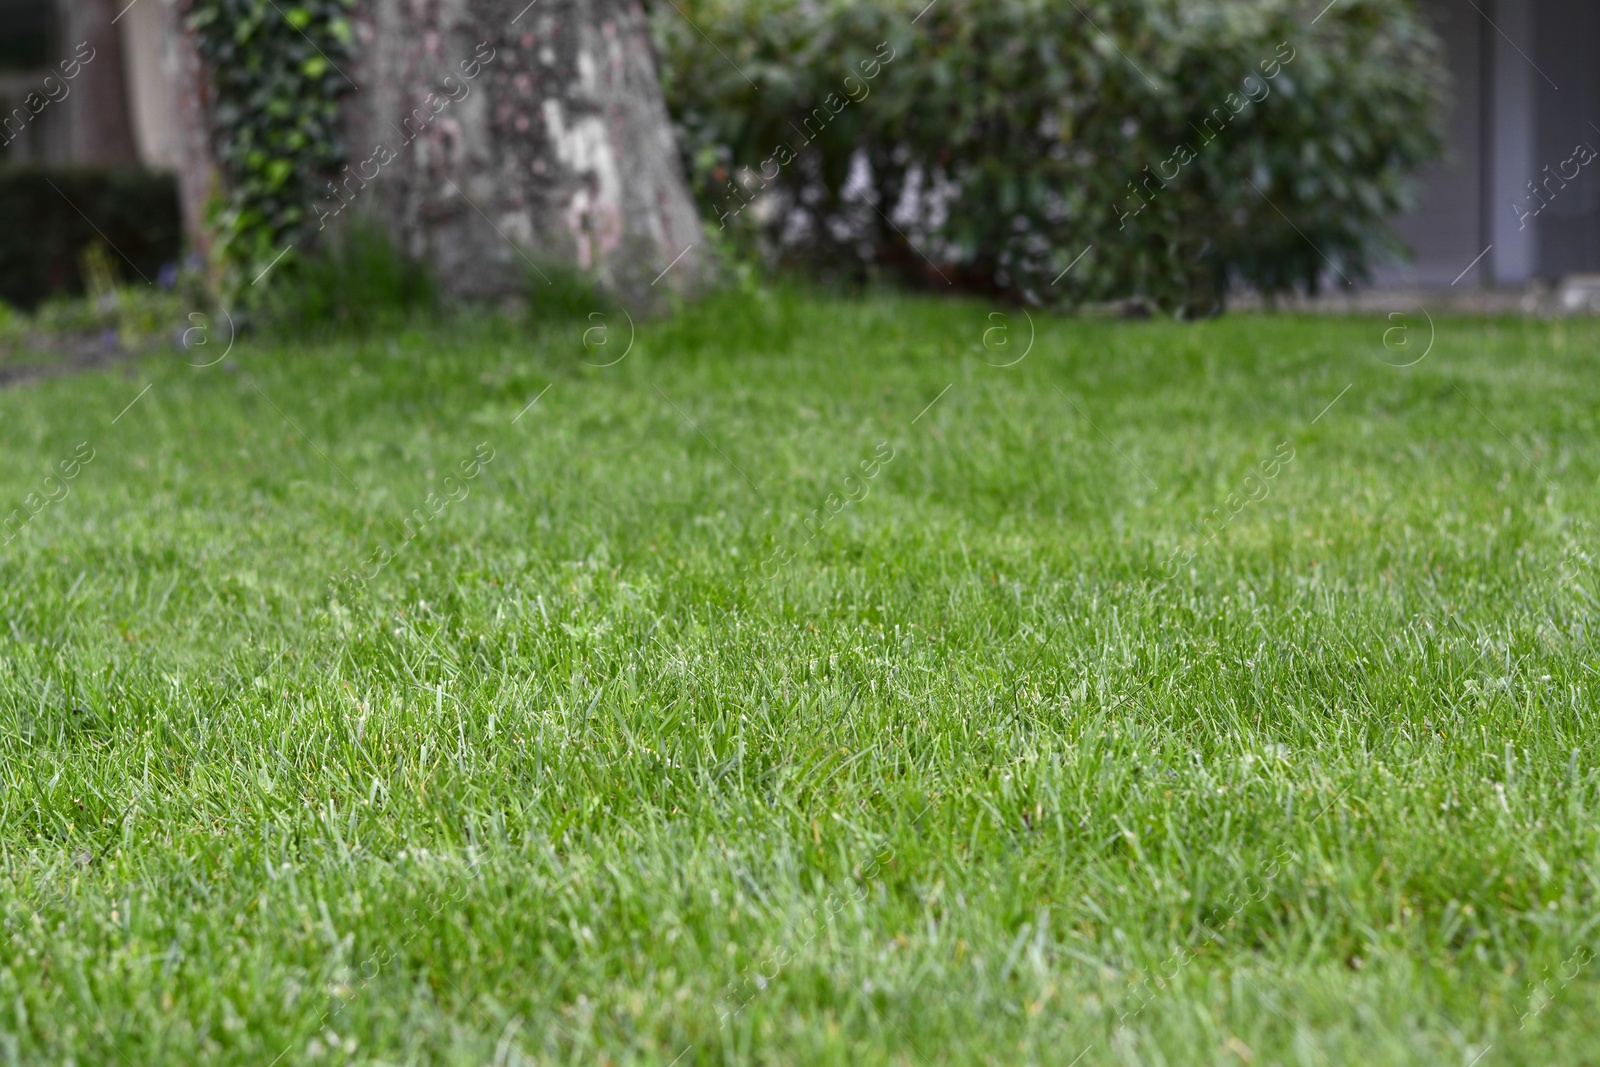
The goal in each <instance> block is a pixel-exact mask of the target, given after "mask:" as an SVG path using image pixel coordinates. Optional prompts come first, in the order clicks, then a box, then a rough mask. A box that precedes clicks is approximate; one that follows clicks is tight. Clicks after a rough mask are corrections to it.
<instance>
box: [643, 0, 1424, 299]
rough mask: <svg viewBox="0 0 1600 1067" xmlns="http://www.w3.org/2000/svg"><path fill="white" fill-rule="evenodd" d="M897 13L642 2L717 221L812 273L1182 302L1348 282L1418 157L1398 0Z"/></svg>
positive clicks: (1417, 43)
mask: <svg viewBox="0 0 1600 1067" xmlns="http://www.w3.org/2000/svg"><path fill="white" fill-rule="evenodd" d="M925 3H926V0H870V2H865V3H863V2H861V0H821V2H816V0H763V2H761V3H757V4H748V3H743V2H739V0H680V2H678V3H677V4H676V6H673V5H667V6H663V7H660V8H659V9H658V10H657V12H656V29H657V39H658V41H659V43H660V45H661V49H662V53H663V70H664V80H665V83H666V87H667V92H668V97H669V103H670V105H671V107H672V108H673V110H674V113H675V116H676V118H677V121H678V123H679V127H680V129H679V136H680V139H681V140H680V143H681V144H682V145H683V148H684V151H685V154H686V156H687V157H688V159H689V163H690V167H691V170H692V172H693V174H694V176H695V180H696V184H697V189H698V192H699V194H700V195H701V197H702V198H703V200H704V202H705V203H706V205H707V206H708V208H709V209H710V212H711V217H712V218H713V219H714V220H715V221H716V222H717V225H718V228H719V229H725V230H727V231H731V233H732V234H733V239H734V240H735V242H736V243H739V244H742V245H744V246H746V247H754V248H755V249H758V250H759V251H760V252H761V253H763V254H764V255H766V256H768V257H772V258H776V259H779V260H783V261H787V262H791V263H804V264H806V265H807V266H809V267H810V268H811V269H813V270H818V269H821V270H824V271H832V272H835V273H838V272H841V271H842V272H844V273H847V274H856V275H859V274H861V273H864V272H865V271H866V270H869V269H880V270H883V269H886V270H889V271H892V272H895V273H897V274H900V275H902V276H907V277H911V278H915V279H918V280H920V281H922V282H929V283H932V284H935V285H938V286H940V287H944V286H945V285H946V284H947V283H948V284H954V285H957V286H961V287H963V288H967V289H973V290H977V291H982V292H988V293H993V294H997V295H1002V296H1007V297H1011V298H1021V299H1027V300H1031V301H1038V302H1044V303H1055V302H1067V303H1071V302H1077V301H1083V300H1103V299H1109V298H1120V297H1130V296H1138V297H1143V298H1145V299H1147V300H1150V301H1153V302H1155V303H1157V304H1159V305H1161V306H1163V307H1168V308H1175V309H1180V310H1187V311H1190V312H1205V311H1209V310H1213V309H1215V308H1216V307H1217V306H1218V301H1219V300H1220V298H1221V296H1222V294H1223V292H1224V291H1225V289H1226V288H1227V286H1228V285H1229V284H1230V283H1245V284H1249V285H1254V286H1258V287H1260V288H1262V289H1264V290H1267V291H1278V290H1283V289H1287V288H1291V287H1294V286H1296V285H1300V284H1303V285H1306V286H1308V287H1312V288H1314V287H1315V286H1316V285H1317V282H1318V280H1319V279H1320V278H1324V277H1339V276H1343V277H1345V278H1349V279H1355V278H1358V277H1359V276H1361V275H1363V274H1364V273H1365V272H1366V271H1367V269H1368V268H1369V266H1370V265H1371V264H1372V263H1373V262H1374V261H1375V259H1376V257H1377V256H1379V255H1381V254H1383V253H1384V252H1385V251H1386V250H1388V249H1389V248H1391V247H1393V244H1392V238H1391V237H1390V236H1389V231H1388V229H1387V226H1386V219H1388V218H1389V217H1390V216H1392V215H1393V214H1394V213H1395V212H1396V211H1397V210H1400V209H1402V208H1403V207H1405V206H1406V205H1407V201H1408V188H1407V181H1406V178H1407V176H1408V175H1409V174H1410V173H1411V172H1413V171H1415V170H1416V168H1418V167H1419V166H1420V165H1422V164H1424V163H1426V162H1427V161H1429V160H1431V159H1433V158H1434V157H1435V156H1436V155H1437V154H1438V153H1439V151H1440V146H1441V128H1440V122H1441V121H1442V119H1441V108H1440V106H1439V105H1440V104H1441V102H1442V100H1443V97H1444V75H1443V72H1442V66H1441V63H1440V55H1439V47H1438V43H1437V41H1436V39H1435V38H1434V36H1433V35H1432V34H1431V33H1430V32H1429V30H1428V29H1427V28H1426V27H1425V25H1424V24H1423V23H1422V21H1421V20H1420V19H1419V17H1418V16H1417V15H1416V13H1415V12H1414V11H1413V10H1412V8H1411V6H1410V5H1409V4H1392V3H1382V4H1380V3H1377V2H1374V0H1348V2H1345V3H1340V4H1338V5H1335V6H1333V7H1331V8H1329V9H1327V10H1326V11H1324V12H1323V13H1322V14H1321V16H1320V17H1317V9H1319V8H1321V7H1322V6H1323V5H1322V4H1321V3H1317V4H1314V5H1310V6H1308V5H1307V4H1305V3H1301V2H1296V0H1245V2H1239V0H1228V2H1223V0H1201V2H1193V0H1183V2H1181V3H1180V2H1179V0H1138V2H1130V0H1115V2H1112V0H1081V2H1079V3H1075V4H1062V3H1059V2H1058V0H942V2H939V3H936V4H933V5H931V6H928V7H926V9H924V4H925ZM919 10H921V13H920V15H919V14H918V12H919ZM691 20H692V21H691ZM697 28H698V29H697ZM700 31H703V33H702V32H700ZM756 86H759V89H757V88H756ZM1090 246H1092V251H1090V252H1089V253H1088V254H1087V255H1085V256H1084V257H1083V259H1082V260H1081V261H1080V260H1078V259H1077V257H1078V256H1079V255H1080V253H1083V252H1084V250H1085V249H1086V248H1089V247H1090ZM1073 264H1076V265H1073ZM1069 265H1073V266H1072V270H1071V271H1070V272H1069V273H1067V274H1066V275H1065V276H1062V272H1063V270H1065V269H1066V268H1067V267H1068V266H1069ZM1330 272H1331V273H1330ZM1058 277H1060V281H1059V282H1056V281H1055V279H1057V278H1058Z"/></svg>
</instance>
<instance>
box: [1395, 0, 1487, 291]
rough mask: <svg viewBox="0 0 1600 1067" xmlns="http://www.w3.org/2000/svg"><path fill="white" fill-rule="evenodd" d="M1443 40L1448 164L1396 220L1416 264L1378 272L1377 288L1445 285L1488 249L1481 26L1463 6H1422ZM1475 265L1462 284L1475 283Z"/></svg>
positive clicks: (1432, 1)
mask: <svg viewBox="0 0 1600 1067" xmlns="http://www.w3.org/2000/svg"><path fill="white" fill-rule="evenodd" d="M1418 6H1419V8H1420V9H1421V11H1422V13H1423V14H1424V15H1425V16H1426V17H1427V18H1428V20H1429V22H1430V23H1432V25H1433V28H1434V31H1435V32H1436V33H1438V34H1439V36H1440V38H1441V39H1442V40H1443V42H1444V46H1445V50H1446V53H1447V56H1448V62H1449V66H1450V79H1451V83H1452V85H1451V90H1452V92H1451V95H1452V102H1451V109H1450V116H1449V133H1448V147H1447V154H1446V156H1445V159H1444V160H1443V161H1442V162H1440V163H1436V164H1434V165H1433V166H1430V167H1428V168H1427V169H1426V170H1425V171H1423V173H1422V175H1421V182H1422V190H1421V196H1420V197H1419V202H1418V208H1417V210H1416V211H1415V212H1414V213H1413V214H1410V215H1406V216H1403V217H1401V218H1399V219H1397V220H1396V221H1395V230H1396V231H1397V232H1398V233H1399V235H1400V238H1401V240H1403V241H1404V242H1405V243H1406V244H1407V245H1409V246H1410V247H1411V248H1412V250H1413V252H1414V254H1415V258H1414V259H1413V260H1412V261H1411V262H1410V263H1406V264H1401V265H1396V266H1392V267H1389V268H1387V269H1385V270H1382V271H1380V272H1378V273H1377V275H1376V278H1375V280H1376V281H1377V282H1378V284H1380V285H1400V286H1421V287H1428V288H1432V287H1437V286H1448V285H1449V284H1450V283H1451V281H1452V280H1454V279H1455V278H1456V277H1458V276H1459V275H1460V274H1461V272H1462V270H1464V269H1465V268H1466V267H1467V265H1468V264H1470V263H1471V262H1472V261H1473V260H1474V259H1475V258H1476V257H1477V256H1478V254H1479V253H1481V252H1482V251H1483V248H1484V246H1485V245H1486V244H1488V243H1489V242H1488V240H1487V239H1486V238H1485V237H1484V221H1483V218H1482V214H1483V212H1482V204H1483V187H1484V182H1483V178H1484V174H1483V169H1484V168H1483V158H1484V148H1483V135H1484V122H1483V106H1482V98H1483V93H1484V88H1485V83H1484V63H1483V48H1484V32H1485V30H1487V32H1489V33H1493V32H1494V30H1493V29H1492V28H1490V27H1487V26H1485V24H1484V20H1483V19H1482V18H1481V17H1480V16H1478V15H1477V14H1476V12H1474V11H1473V10H1472V8H1471V6H1470V5H1468V4H1467V3H1466V0H1422V2H1421V3H1420V4H1419V5H1418ZM1484 271H1485V267H1484V265H1483V263H1482V262H1481V261H1480V263H1479V265H1478V266H1477V267H1474V268H1473V270H1472V271H1471V272H1469V273H1468V274H1467V276H1466V277H1465V278H1463V279H1462V281H1461V284H1463V285H1465V284H1468V283H1469V282H1476V281H1477V280H1478V279H1479V278H1480V277H1482V276H1483V274H1484Z"/></svg>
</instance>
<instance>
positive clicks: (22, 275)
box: [0, 167, 183, 308]
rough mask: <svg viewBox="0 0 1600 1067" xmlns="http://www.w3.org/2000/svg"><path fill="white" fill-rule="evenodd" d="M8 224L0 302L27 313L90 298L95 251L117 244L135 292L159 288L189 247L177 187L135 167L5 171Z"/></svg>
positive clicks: (1, 212) (115, 252)
mask: <svg viewBox="0 0 1600 1067" xmlns="http://www.w3.org/2000/svg"><path fill="white" fill-rule="evenodd" d="M0 217H4V218H5V220H6V224H5V226H4V227H0V299H4V300H6V301H7V302H9V303H12V304H15V305H17V306H18V307H21V308H33V307H35V306H37V305H38V304H39V303H40V301H42V300H44V299H45V298H47V297H51V296H66V295H76V294H81V293H83V292H84V280H85V279H84V276H83V270H82V267H83V264H84V262H85V259H84V252H85V251H86V250H87V249H89V248H91V247H94V246H99V245H103V244H109V245H110V248H111V250H112V251H111V258H110V261H109V262H110V267H111V269H112V270H113V271H114V272H116V273H117V275H118V276H119V277H120V280H121V281H123V282H128V283H135V284H143V283H144V282H147V281H148V282H153V281H155V280H156V278H157V276H158V275H159V274H160V272H161V269H162V268H163V267H165V266H167V265H168V264H172V263H175V262H176V261H177V259H178V255H179V252H180V250H181V249H182V247H183V223H182V220H181V218H180V216H179V213H178V187H177V183H176V182H175V181H174V179H173V178H172V176H171V175H169V174H152V173H150V172H149V171H144V170H139V169H137V168H131V167H110V168H101V167H25V168H20V169H17V170H3V171H0ZM124 256H125V257H127V258H126V259H124V258H123V257H124Z"/></svg>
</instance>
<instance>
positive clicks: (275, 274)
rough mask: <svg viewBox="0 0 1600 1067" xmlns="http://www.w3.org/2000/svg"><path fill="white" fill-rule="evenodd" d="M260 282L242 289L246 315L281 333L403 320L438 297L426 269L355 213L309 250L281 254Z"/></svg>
mask: <svg viewBox="0 0 1600 1067" xmlns="http://www.w3.org/2000/svg"><path fill="white" fill-rule="evenodd" d="M262 285H263V287H264V288H263V290H262V291H261V293H260V295H255V294H252V293H251V292H250V288H246V289H245V290H243V291H244V293H245V294H246V295H247V296H250V297H252V298H253V302H252V303H250V304H249V305H248V307H247V311H248V313H249V317H250V318H251V320H252V321H255V322H258V323H259V324H260V325H262V326H264V327H265V328H267V329H268V330H271V331H273V332H275V333H279V334H289V335H305V334H318V333H324V334H325V333H338V332H351V331H353V332H357V333H360V332H364V331H369V330H373V329H378V328H382V327H386V326H395V325H400V324H403V323H405V322H406V321H408V320H410V319H412V318H413V317H415V316H417V315H419V314H426V313H428V312H431V311H433V310H434V309H435V308H436V307H437V303H438V287H437V286H436V284H435V282H434V278H433V276H432V275H431V274H430V273H429V272H428V269H427V268H426V267H425V266H423V265H422V264H420V263H418V262H416V261H415V260H413V259H411V258H409V257H408V256H406V255H405V254H404V253H403V252H402V251H400V249H398V248H396V247H395V244H394V242H393V241H392V240H391V239H390V237H389V234H388V231H386V230H385V229H384V228H383V227H382V226H381V225H380V224H379V223H377V222H375V221H372V220H370V219H366V218H362V217H360V216H357V217H354V218H352V219H350V220H349V224H348V225H345V226H341V227H340V228H339V229H338V230H337V232H334V231H332V230H330V232H329V235H328V237H327V238H326V239H324V240H323V241H321V242H319V243H318V244H317V245H316V246H315V248H314V249H313V251H311V252H310V253H308V254H299V253H296V254H293V255H290V256H287V257H285V258H284V260H283V261H282V263H281V264H280V265H279V266H278V267H276V268H275V269H274V270H273V271H272V273H271V275H270V276H269V279H268V280H267V281H265V282H263V283H262ZM251 288H253V287H251Z"/></svg>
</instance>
